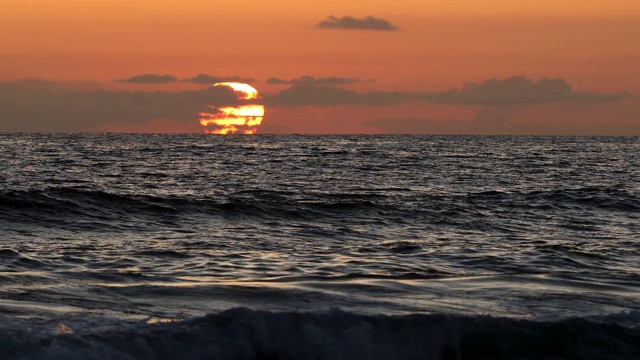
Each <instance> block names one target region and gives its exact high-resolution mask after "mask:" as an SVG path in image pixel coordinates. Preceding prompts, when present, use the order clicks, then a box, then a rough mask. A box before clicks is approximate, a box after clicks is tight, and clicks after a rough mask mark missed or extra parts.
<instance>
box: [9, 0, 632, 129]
mask: <svg viewBox="0 0 640 360" xmlns="http://www.w3.org/2000/svg"><path fill="white" fill-rule="evenodd" d="M0 8H1V9H2V12H0V81H13V80H17V79H21V78H38V79H45V80H51V81H57V82H66V83H69V82H73V83H75V84H76V86H77V84H84V85H83V86H89V87H104V88H107V89H112V90H114V91H119V90H136V89H140V90H144V91H161V90H166V91H182V90H187V89H199V88H201V87H202V86H201V85H195V84H189V83H184V82H179V81H178V82H175V83H171V84H128V83H120V82H116V81H114V80H117V79H125V78H129V77H131V76H134V75H139V74H147V73H153V74H171V75H174V76H176V78H178V79H183V78H187V77H192V76H195V75H197V74H200V73H206V74H210V75H215V76H240V77H244V78H253V79H255V81H254V82H253V83H252V85H253V86H255V87H256V88H258V90H260V91H261V92H262V93H265V94H270V93H271V94H273V93H277V92H279V91H281V90H282V89H284V88H285V87H284V86H281V85H278V86H276V85H272V84H267V83H266V82H265V81H266V80H267V79H268V78H272V77H277V78H281V79H292V78H296V77H300V76H302V75H311V76H315V77H331V76H337V77H345V78H352V77H354V78H358V79H360V80H361V81H359V82H356V83H354V84H350V85H347V86H346V87H347V88H348V89H351V90H355V91H359V92H365V91H368V90H377V91H443V90H447V89H450V88H458V89H459V88H461V87H462V86H463V85H464V83H467V82H482V81H484V80H487V79H490V78H494V77H495V78H498V79H504V78H508V77H511V76H513V75H524V76H526V77H527V78H530V79H533V80H538V79H541V78H544V77H548V78H558V77H560V78H563V79H565V80H566V81H567V82H568V83H569V84H570V85H571V86H572V88H573V89H574V90H575V91H588V92H594V93H618V92H629V93H631V94H635V95H640V66H638V65H637V64H640V46H638V44H637V42H638V40H637V39H640V21H639V19H640V1H637V0H633V1H626V0H616V1H614V2H603V1H600V0H598V1H594V0H582V1H577V0H561V1H557V0H556V1H551V0H519V1H513V0H485V1H482V2H480V1H476V0H456V1H450V0H446V1H445V0H437V1H425V0H421V1H420V0H397V1H393V2H389V1H364V0H355V1H344V0H343V1H334V0H332V1H322V2H320V1H308V2H299V3H295V2H294V3H292V2H290V1H288V0H287V1H284V0H276V1H268V2H265V1H253V0H247V1H244V2H238V1H227V0H224V1H210V0H207V1H204V0H183V1H180V2H175V1H167V0H154V1H151V0H137V1H113V0H110V1H107V0H93V1H90V2H89V1H76V0H61V1H58V2H50V1H45V0H21V1H8V0H0ZM329 15H335V16H337V17H341V16H352V17H356V18H363V17H365V16H367V15H371V16H374V17H376V18H381V19H385V20H387V21H389V22H390V23H392V24H393V25H395V26H397V27H398V28H399V29H398V30H396V31H373V30H347V29H320V28H318V27H317V26H316V25H317V24H318V23H319V22H320V21H322V20H324V19H326V18H327V16H329ZM608 106H609V105H608ZM415 107H416V106H415V105H411V106H410V105H407V108H408V109H413V108H415ZM433 108H434V106H433V105H429V106H424V107H422V108H421V109H420V112H425V111H430V112H431V113H429V114H426V115H425V114H414V116H413V117H418V115H420V116H427V117H443V116H444V114H441V113H440V110H438V111H436V110H433ZM620 108H621V109H623V108H624V109H625V110H624V111H622V110H621V111H622V113H624V116H627V113H628V112H631V113H633V111H634V110H628V109H627V107H624V106H620ZM353 109H355V107H352V108H351V110H349V109H347V110H344V109H338V108H329V109H323V110H322V111H323V112H324V113H329V114H331V116H347V115H344V114H347V113H351V112H353ZM429 109H432V110H429ZM632 109H633V106H632ZM317 110H318V109H316V111H317ZM414 110H415V109H414ZM267 111H269V110H267ZM291 111H293V109H287V108H278V109H272V112H273V114H279V115H278V116H279V118H278V119H279V120H278V121H280V122H281V123H283V124H284V125H283V126H285V125H287V126H285V127H289V128H292V129H293V128H295V129H298V130H296V131H302V132H304V131H305V127H304V126H302V125H301V124H300V122H301V121H302V122H304V121H303V120H300V119H298V118H299V112H300V111H299V110H296V111H297V112H295V113H293V112H291ZM310 111H311V110H310ZM358 111H359V112H358V114H360V115H359V116H358V119H359V120H358V121H357V122H354V123H353V124H352V126H351V127H349V126H344V125H342V126H339V127H336V128H334V129H338V128H339V129H341V130H339V131H341V132H349V131H353V132H362V131H364V130H363V129H365V127H363V123H364V122H365V121H366V119H370V118H373V117H375V116H377V115H376V114H378V113H380V112H381V111H380V109H372V108H367V107H366V106H365V107H362V106H360V107H359V110H358ZM385 111H386V110H385ZM452 111H453V110H452ZM465 111H466V112H468V111H469V107H465V109H463V110H459V111H458V110H456V111H453V112H454V113H465ZM287 112H290V114H289V115H287ZM382 112H384V111H382ZM341 114H342V115H341ZM268 116H269V115H267V117H265V125H266V124H267V123H268V122H269V117H268ZM327 116H329V115H327ZM406 116H408V115H405V114H404V112H403V117H406ZM629 116H631V117H630V118H629V119H628V120H627V121H629V122H632V121H633V119H635V118H634V115H629ZM638 116H640V115H638ZM287 117H289V118H290V120H289V123H287V121H285V120H284V119H285V118H287ZM444 117H446V116H444ZM294 118H295V119H296V120H293V119H294ZM349 118H350V119H353V116H351V115H349ZM156 121H157V119H156ZM274 121H275V120H274ZM294 121H295V126H293V124H294ZM354 121H355V120H354ZM117 123H118V122H117V121H115V120H114V122H113V124H117ZM113 124H111V125H107V124H102V125H101V126H102V127H103V128H107V127H108V128H110V129H113V128H114V125H113ZM632 125H633V124H632ZM122 126H123V129H124V124H123V125H122ZM135 126H141V125H140V124H136V125H135ZM168 128H171V127H170V126H168ZM191 128H192V127H189V129H191ZM632 128H633V127H632ZM7 129H10V127H7ZM318 129H320V130H318ZM366 129H370V128H369V127H366ZM330 130H331V129H329V128H327V126H319V125H318V124H314V125H313V126H311V125H310V126H308V131H309V132H332V131H330ZM0 131H3V129H2V128H1V127H0ZM176 131H190V130H187V127H184V128H183V130H180V129H176ZM371 131H374V132H375V131H379V129H378V130H375V129H373V130H371Z"/></svg>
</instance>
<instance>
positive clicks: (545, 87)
mask: <svg viewBox="0 0 640 360" xmlns="http://www.w3.org/2000/svg"><path fill="white" fill-rule="evenodd" d="M316 80H317V79H316ZM272 81H273V80H272ZM272 83H273V82H272ZM632 97H633V95H631V94H628V93H618V94H598V93H584V92H574V91H573V90H572V89H571V86H570V85H569V84H568V83H567V81H566V80H564V79H562V78H555V79H548V78H543V79H540V80H537V81H535V80H531V79H528V78H526V77H524V76H512V77H509V78H506V79H496V78H492V79H489V80H485V81H482V82H479V83H466V84H464V86H463V87H462V88H461V89H450V90H446V91H435V92H424V91H422V92H421V91H414V92H405V91H368V92H364V93H358V92H355V91H351V90H347V89H344V88H341V87H339V86H337V85H334V84H331V83H328V84H323V83H318V81H309V82H304V81H297V82H296V83H294V84H293V85H292V86H291V87H289V88H287V89H284V90H282V91H280V92H279V93H276V94H270V95H267V96H265V101H266V102H267V103H268V104H270V105H276V106H284V105H314V106H332V105H346V104H367V105H373V106H375V105H391V104H401V103H409V102H412V103H434V104H460V105H475V106H497V105H501V106H506V105H528V104H540V103H550V102H557V101H580V102H586V103H594V102H612V101H621V100H624V99H628V98H632Z"/></svg>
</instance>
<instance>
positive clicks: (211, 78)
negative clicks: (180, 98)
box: [182, 74, 256, 85]
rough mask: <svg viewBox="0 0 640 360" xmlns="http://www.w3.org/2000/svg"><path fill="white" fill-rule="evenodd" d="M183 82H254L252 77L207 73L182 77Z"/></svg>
mask: <svg viewBox="0 0 640 360" xmlns="http://www.w3.org/2000/svg"><path fill="white" fill-rule="evenodd" d="M182 81H183V82H189V83H194V84H203V85H205V84H215V83H219V82H242V83H252V82H255V81H256V79H254V78H244V77H240V76H226V77H225V76H214V75H207V74H198V75H197V76H194V77H191V78H187V79H182Z"/></svg>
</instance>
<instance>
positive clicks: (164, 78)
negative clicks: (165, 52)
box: [116, 73, 178, 84]
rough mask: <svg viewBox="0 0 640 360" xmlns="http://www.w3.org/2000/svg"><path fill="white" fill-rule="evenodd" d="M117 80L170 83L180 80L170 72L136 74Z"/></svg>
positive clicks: (141, 82) (133, 82)
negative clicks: (162, 73) (163, 73)
mask: <svg viewBox="0 0 640 360" xmlns="http://www.w3.org/2000/svg"><path fill="white" fill-rule="evenodd" d="M116 81H117V82H123V83H132V84H168V83H174V82H176V81H178V78H177V77H175V76H173V75H169V74H165V75H158V74H151V73H149V74H141V75H135V76H132V77H130V78H128V79H121V80H116Z"/></svg>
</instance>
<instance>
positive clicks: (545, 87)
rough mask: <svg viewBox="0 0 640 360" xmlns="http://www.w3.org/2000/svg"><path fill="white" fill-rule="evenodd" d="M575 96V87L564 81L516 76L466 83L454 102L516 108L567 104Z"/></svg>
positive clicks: (454, 98) (560, 79)
mask: <svg viewBox="0 0 640 360" xmlns="http://www.w3.org/2000/svg"><path fill="white" fill-rule="evenodd" d="M572 96H573V91H572V90H571V86H570V85H569V84H568V83H567V82H566V81H565V80H564V79H562V78H555V79H547V78H543V79H541V80H538V81H534V80H531V79H527V78H526V77H524V76H512V77H510V78H507V79H502V80H500V79H496V78H492V79H489V80H485V81H483V82H480V83H466V84H465V85H464V86H463V87H462V89H460V91H458V93H457V94H455V96H454V97H453V98H452V100H453V101H454V102H457V103H462V104H482V105H513V104H527V103H541V102H551V101H560V100H567V99H569V98H571V97H572Z"/></svg>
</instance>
